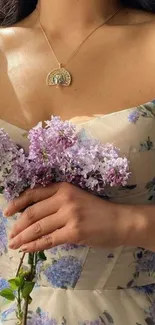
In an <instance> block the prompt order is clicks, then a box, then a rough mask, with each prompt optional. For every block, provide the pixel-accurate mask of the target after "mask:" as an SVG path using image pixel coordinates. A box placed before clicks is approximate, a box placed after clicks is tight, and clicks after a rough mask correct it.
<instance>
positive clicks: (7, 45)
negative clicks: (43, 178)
mask: <svg viewBox="0 0 155 325" xmlns="http://www.w3.org/2000/svg"><path fill="white" fill-rule="evenodd" d="M118 7H119V1H116V0H114V1H112V0H111V1H109V0H108V1H107V0H104V1H103V0H96V1H93V0H86V1H85V2H83V0H79V1H78V0H74V1H73V0H65V1H64V0H57V1H54V0H40V8H39V10H40V16H41V21H42V24H43V25H44V28H45V30H46V32H47V34H48V37H49V39H50V41H51V42H52V45H53V48H54V50H55V52H56V53H57V56H58V58H60V61H62V62H64V61H66V60H67V58H68V57H69V55H70V54H71V53H72V51H73V50H74V49H75V48H76V47H77V46H78V44H79V43H80V42H81V41H82V40H83V39H84V38H85V37H86V35H88V33H89V32H90V31H91V30H93V29H94V28H95V27H96V26H98V25H100V23H101V21H103V20H105V19H106V17H107V16H108V15H109V14H110V13H112V12H115V11H116V10H117V9H118ZM101 9H102V10H101ZM52 15H53V16H52ZM56 18H59V19H56ZM66 22H67V24H66ZM154 22H155V17H154V15H153V14H146V13H143V12H140V11H135V10H127V9H121V10H120V12H119V13H117V15H116V16H115V17H114V18H113V19H111V20H110V21H109V23H108V24H106V25H104V26H103V27H102V28H100V29H99V30H98V31H97V32H96V33H95V34H93V36H92V37H91V38H90V39H89V40H88V41H87V42H86V43H85V44H84V45H83V47H82V48H81V50H80V51H79V52H78V53H77V55H76V56H75V57H74V59H72V60H71V61H70V62H69V64H68V65H67V68H68V69H69V71H71V72H72V75H73V78H74V79H73V84H72V86H71V87H69V88H65V89H64V88H63V89H56V88H54V87H53V88H51V87H47V85H46V83H45V79H46V75H47V73H48V72H49V71H50V70H51V69H53V68H56V67H57V65H56V62H55V60H54V57H53V55H52V52H51V50H50V48H49V47H48V45H47V43H46V41H45V39H44V37H43V35H42V33H41V30H40V27H39V24H38V12H37V11H35V12H34V13H33V14H32V15H31V16H29V17H28V18H26V19H25V20H24V21H22V22H21V23H18V24H17V25H16V26H13V27H10V28H6V29H1V31H0V43H1V44H0V48H1V52H0V62H1V65H0V66H1V72H0V73H1V78H0V93H1V96H0V119H3V120H5V121H7V122H9V123H11V124H14V125H16V126H18V127H20V128H23V129H25V130H28V129H30V128H31V127H32V126H34V125H35V124H36V123H38V122H39V121H40V120H43V121H44V120H47V119H49V118H50V116H51V115H60V116H61V117H62V118H63V119H69V118H72V117H74V116H84V115H85V116H89V117H90V116H92V115H93V114H110V113H112V112H115V111H120V110H123V109H126V108H128V107H133V106H137V105H139V104H142V103H145V102H148V101H150V100H151V99H153V98H154V97H155V86H154V74H155V23H154ZM22 210H25V211H24V212H23V213H22V214H21V218H20V220H18V221H17V222H16V225H15V227H14V228H13V230H12V233H11V242H10V248H12V249H19V248H21V249H23V250H24V251H36V250H43V249H46V248H50V247H53V246H56V245H59V244H63V243H80V244H87V245H90V246H98V247H99V246H101V247H117V246H120V245H131V246H142V247H146V248H148V249H151V250H154V251H155V239H154V228H155V218H154V213H155V208H154V206H132V205H130V206H128V205H119V204H113V203H110V202H105V201H103V200H101V199H100V198H98V197H96V196H93V195H92V194H89V193H86V192H85V191H83V190H81V189H79V188H76V187H74V186H72V185H69V184H64V183H60V184H56V185H51V186H49V187H48V188H37V189H34V190H28V191H26V192H25V193H23V194H22V195H21V196H20V197H19V198H17V199H16V200H14V201H13V202H11V203H10V204H9V205H8V209H7V211H5V215H6V216H8V217H9V216H12V215H13V214H14V213H16V212H20V211H22Z"/></svg>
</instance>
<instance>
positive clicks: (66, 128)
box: [0, 117, 130, 325]
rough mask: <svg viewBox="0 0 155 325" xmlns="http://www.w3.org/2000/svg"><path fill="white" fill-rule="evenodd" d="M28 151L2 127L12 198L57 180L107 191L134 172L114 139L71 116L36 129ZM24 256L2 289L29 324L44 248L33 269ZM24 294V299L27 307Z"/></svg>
mask: <svg viewBox="0 0 155 325" xmlns="http://www.w3.org/2000/svg"><path fill="white" fill-rule="evenodd" d="M28 139H29V142H30V144H29V152H25V151H24V150H23V149H22V148H20V147H19V146H17V145H16V144H15V143H13V141H12V140H11V139H10V138H9V136H8V135H7V134H6V133H5V131H4V130H3V129H0V192H1V193H2V194H3V195H4V196H5V198H6V199H7V200H8V201H9V200H12V199H14V198H15V197H17V196H19V195H20V194H21V193H22V192H23V191H25V190H26V189H27V188H34V187H35V186H36V185H41V186H47V185H48V184H51V183H53V182H68V183H72V184H74V185H76V186H79V187H81V188H82V189H86V190H88V191H91V192H92V193H93V194H96V195H100V196H103V197H104V196H105V189H106V187H109V186H111V187H113V186H125V185H126V184H127V181H128V179H129V176H130V172H129V163H128V160H127V158H126V157H120V155H119V150H118V149H117V148H115V147H114V146H113V145H112V144H103V143H101V142H100V141H98V140H96V139H94V138H92V137H90V136H87V134H86V132H85V131H84V130H80V131H77V129H76V126H74V125H73V124H71V123H70V122H69V121H65V122H63V121H61V119H60V118H59V117H52V118H51V120H50V121H46V126H45V128H43V127H42V123H39V124H38V125H37V126H36V127H34V128H33V129H31V130H30V131H29V134H28ZM24 256H25V255H24V254H23V256H22V258H21V261H20V264H19V267H18V271H17V274H16V277H15V278H14V279H11V280H10V288H7V289H4V290H3V291H2V292H1V293H0V295H1V296H3V297H5V298H7V299H9V300H15V299H16V300H17V312H16V315H17V319H18V322H17V324H19V325H21V324H26V319H27V306H28V304H29V303H30V302H31V297H30V293H31V291H32V290H33V287H34V285H35V281H34V279H35V274H36V266H37V263H38V261H40V260H45V259H46V256H45V254H44V252H38V253H32V254H29V264H30V271H29V272H24V270H23V268H22V263H23V259H24ZM22 299H24V301H25V305H24V306H25V307H24V311H23V310H22Z"/></svg>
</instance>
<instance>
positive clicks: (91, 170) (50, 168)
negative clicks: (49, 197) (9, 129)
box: [0, 117, 130, 200]
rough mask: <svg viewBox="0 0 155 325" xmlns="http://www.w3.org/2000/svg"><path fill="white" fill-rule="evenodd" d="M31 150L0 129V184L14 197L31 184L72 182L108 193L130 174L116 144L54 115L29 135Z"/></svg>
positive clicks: (95, 190) (124, 183) (10, 196)
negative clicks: (106, 189) (92, 135)
mask: <svg viewBox="0 0 155 325" xmlns="http://www.w3.org/2000/svg"><path fill="white" fill-rule="evenodd" d="M28 138H29V141H30V146H29V153H27V154H25V153H24V151H23V149H20V148H18V146H16V145H15V144H14V143H13V142H12V141H11V140H10V138H9V136H8V135H7V134H6V133H5V132H4V130H3V129H0V187H1V188H3V194H4V195H5V197H6V198H7V199H8V200H10V199H13V198H14V197H16V196H18V195H19V194H20V193H21V192H23V191H24V190H25V189H26V188H27V187H31V188H33V187H34V186H36V185H38V184H40V185H42V186H46V185H48V184H51V183H52V182H69V183H72V184H74V185H77V186H80V187H81V188H84V189H88V190H90V191H92V192H94V193H95V194H99V195H104V189H105V187H106V186H125V185H126V184H127V180H128V178H129V176H130V173H129V163H128V160H127V158H126V157H120V155H119V150H117V149H116V148H115V147H114V146H113V145H112V144H102V143H101V142H100V141H98V140H96V139H94V138H91V137H87V135H86V136H83V131H79V132H77V130H76V127H75V126H74V125H72V124H71V123H70V122H69V121H65V122H63V121H61V119H60V118H59V117H53V118H51V120H50V121H46V127H45V128H43V127H42V123H39V124H38V125H37V126H36V127H34V128H33V129H32V130H30V132H29V135H28Z"/></svg>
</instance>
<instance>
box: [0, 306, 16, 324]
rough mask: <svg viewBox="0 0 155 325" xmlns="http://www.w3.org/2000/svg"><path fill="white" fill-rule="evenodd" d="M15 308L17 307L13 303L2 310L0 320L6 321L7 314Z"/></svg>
mask: <svg viewBox="0 0 155 325" xmlns="http://www.w3.org/2000/svg"><path fill="white" fill-rule="evenodd" d="M16 308H17V306H16V305H13V306H11V307H10V308H8V309H7V310H5V311H4V312H2V313H1V315H0V319H1V320H2V321H6V320H7V318H8V316H9V315H10V314H12V313H14V312H15V310H16Z"/></svg>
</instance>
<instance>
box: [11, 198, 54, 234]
mask: <svg viewBox="0 0 155 325" xmlns="http://www.w3.org/2000/svg"><path fill="white" fill-rule="evenodd" d="M59 208H60V202H59V198H58V197H57V195H55V196H53V197H50V198H48V199H47V200H44V201H41V202H38V203H36V204H34V205H31V206H30V207H28V208H27V209H26V210H25V211H24V212H23V213H22V214H21V216H20V218H19V219H18V220H17V221H16V223H15V225H14V227H13V229H12V231H11V233H10V239H11V238H14V237H15V236H17V235H18V234H19V233H20V232H22V231H23V230H24V229H26V228H27V227H29V226H30V225H32V224H34V223H36V222H37V221H39V220H41V219H43V218H45V217H46V216H49V215H53V214H54V213H56V212H57V211H58V210H59Z"/></svg>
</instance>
